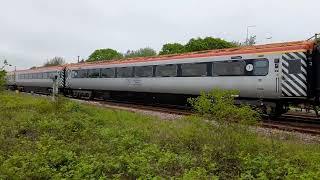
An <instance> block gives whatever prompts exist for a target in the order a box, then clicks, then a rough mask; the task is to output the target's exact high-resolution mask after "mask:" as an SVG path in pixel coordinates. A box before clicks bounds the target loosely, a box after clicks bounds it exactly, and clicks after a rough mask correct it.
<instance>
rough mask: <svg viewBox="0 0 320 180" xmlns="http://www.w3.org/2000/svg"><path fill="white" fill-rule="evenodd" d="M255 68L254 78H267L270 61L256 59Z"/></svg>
mask: <svg viewBox="0 0 320 180" xmlns="http://www.w3.org/2000/svg"><path fill="white" fill-rule="evenodd" d="M253 68H254V69H253V75H254V76H265V75H267V74H268V72H269V61H268V60H267V59H255V60H254V61H253Z"/></svg>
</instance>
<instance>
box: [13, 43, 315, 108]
mask: <svg viewBox="0 0 320 180" xmlns="http://www.w3.org/2000/svg"><path fill="white" fill-rule="evenodd" d="M319 52H320V50H319V48H318V46H317V45H316V44H315V42H313V41H300V42H290V43H277V44H269V45H259V46H252V47H244V48H236V49H224V50H213V51H207V52H197V53H189V54H182V55H172V56H160V57H152V58H145V59H143V58H138V59H128V60H124V61H112V62H102V63H82V64H70V65H66V66H65V67H56V69H55V71H54V72H55V73H56V74H59V81H60V89H61V91H63V93H64V94H65V95H68V96H73V97H80V98H105V99H108V98H115V97H118V98H127V99H130V98H132V99H140V100H145V101H146V100H151V101H156V102H165V103H166V100H171V101H174V102H175V103H178V102H179V103H182V104H183V103H186V99H187V98H188V97H193V96H197V95H199V94H200V92H201V91H207V92H208V91H210V90H212V89H214V88H220V89H236V90H239V92H240V94H239V98H238V103H249V104H253V105H257V106H261V107H264V108H265V109H266V110H267V111H269V112H277V113H283V112H285V111H286V110H287V106H288V105H289V104H291V103H306V102H308V103H318V102H319V95H320V93H319V90H320V80H319V79H320V78H318V77H320V72H319V71H318V70H317V69H318V68H320V57H319V54H320V53H319ZM37 73H39V74H37ZM41 73H42V75H41ZM44 73H51V70H50V71H49V70H48V69H45V70H41V69H39V70H35V71H27V72H24V73H20V72H17V73H16V76H17V77H16V83H17V86H18V87H23V88H26V87H42V88H43V87H44V88H50V87H51V84H52V80H50V78H47V77H48V76H46V75H44ZM26 74H27V75H26ZM30 74H32V75H30ZM26 77H27V78H26ZM181 99H182V100H181Z"/></svg>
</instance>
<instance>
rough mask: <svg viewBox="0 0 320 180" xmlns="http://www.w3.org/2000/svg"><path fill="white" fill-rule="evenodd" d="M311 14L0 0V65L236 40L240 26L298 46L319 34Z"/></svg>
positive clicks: (138, 0)
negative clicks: (197, 41)
mask: <svg viewBox="0 0 320 180" xmlns="http://www.w3.org/2000/svg"><path fill="white" fill-rule="evenodd" d="M319 9H320V1H319V0H0V63H1V62H2V61H3V59H8V61H9V62H10V63H11V64H13V65H16V66H17V68H18V69H23V68H29V67H31V66H39V65H42V64H43V63H44V62H45V61H46V60H47V59H49V58H52V57H54V56H61V57H64V58H65V59H66V60H67V62H76V59H77V56H78V55H79V56H80V57H81V58H84V59H85V58H87V57H88V56H89V55H90V54H91V53H92V51H94V50H95V49H99V48H113V49H116V50H118V51H121V52H125V51H126V50H128V49H133V50H134V49H138V48H142V47H151V48H154V49H156V50H160V49H161V47H162V45H163V44H164V43H168V42H179V43H185V42H187V41H188V40H189V39H190V38H192V37H205V36H213V37H219V38H223V39H226V40H229V41H233V40H236V41H244V40H245V37H246V27H247V26H248V25H255V26H256V27H253V28H250V34H255V35H256V36H257V41H258V42H259V43H268V42H279V41H291V40H304V39H306V38H308V37H310V36H312V35H313V34H314V33H316V32H320V21H319V19H320V18H319V17H320V13H319ZM269 36H272V39H271V40H267V39H266V38H267V37H269Z"/></svg>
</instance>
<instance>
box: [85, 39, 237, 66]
mask: <svg viewBox="0 0 320 180" xmlns="http://www.w3.org/2000/svg"><path fill="white" fill-rule="evenodd" d="M237 46H239V43H235V42H228V41H225V40H223V39H220V38H213V37H206V38H192V39H190V40H189V42H188V43H186V44H180V43H167V44H164V45H163V46H162V48H161V50H160V52H159V53H157V52H156V51H155V50H154V49H152V48H150V47H146V48H141V49H138V50H128V51H127V52H126V53H124V54H122V53H121V52H118V51H117V50H114V49H97V50H95V51H94V52H93V53H92V54H91V55H90V56H89V58H88V60H87V62H94V61H104V60H116V59H123V58H135V57H151V56H157V55H168V54H181V53H187V52H195V51H204V50H213V49H224V48H233V47H237Z"/></svg>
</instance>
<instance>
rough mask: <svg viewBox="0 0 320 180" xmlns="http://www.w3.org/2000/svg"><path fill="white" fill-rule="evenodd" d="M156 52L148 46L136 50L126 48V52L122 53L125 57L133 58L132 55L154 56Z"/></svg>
mask: <svg viewBox="0 0 320 180" xmlns="http://www.w3.org/2000/svg"><path fill="white" fill-rule="evenodd" d="M156 55H157V52H156V51H155V50H154V49H152V48H149V47H146V48H141V49H138V50H136V51H131V50H128V51H127V53H126V54H125V55H124V57H126V58H133V57H149V56H156Z"/></svg>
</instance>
